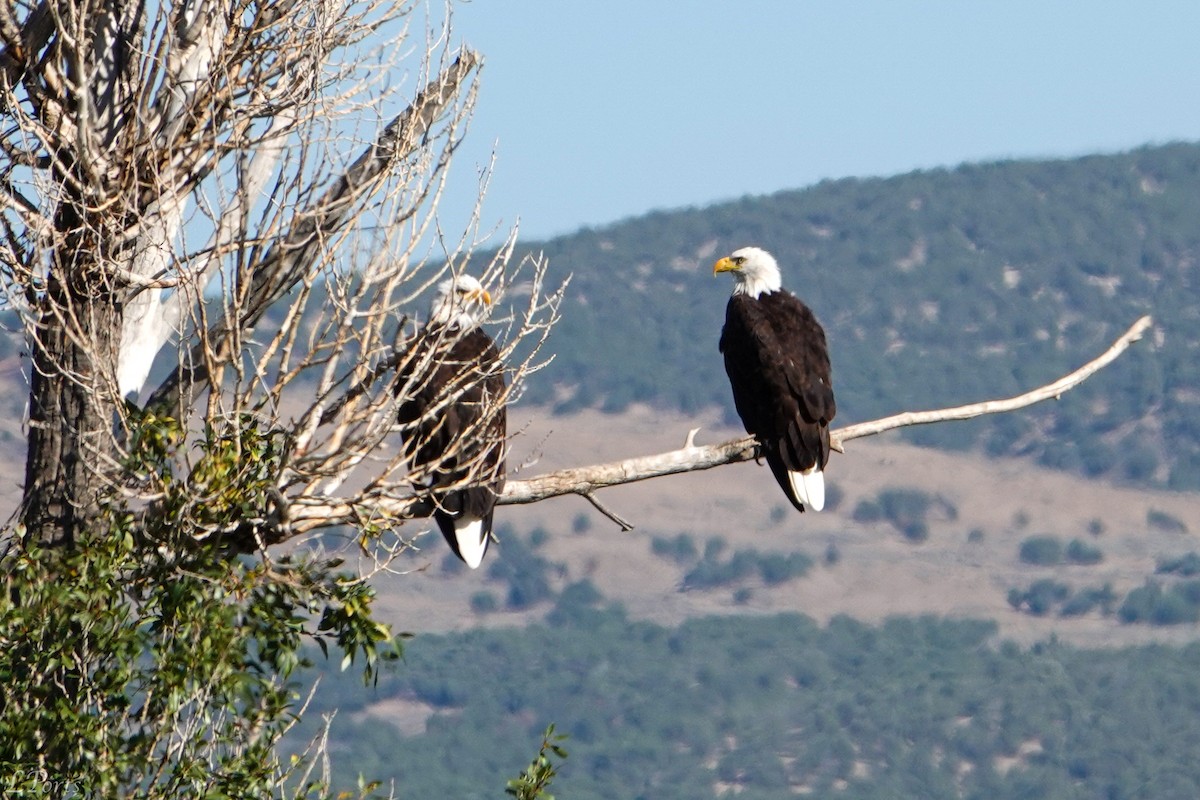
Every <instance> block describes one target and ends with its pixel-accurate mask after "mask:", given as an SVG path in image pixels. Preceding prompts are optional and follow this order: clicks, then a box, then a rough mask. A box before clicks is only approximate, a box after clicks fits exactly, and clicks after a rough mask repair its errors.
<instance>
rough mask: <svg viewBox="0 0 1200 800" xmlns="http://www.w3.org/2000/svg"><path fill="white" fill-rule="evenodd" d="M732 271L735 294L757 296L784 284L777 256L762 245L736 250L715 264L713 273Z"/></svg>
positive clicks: (775, 289)
mask: <svg viewBox="0 0 1200 800" xmlns="http://www.w3.org/2000/svg"><path fill="white" fill-rule="evenodd" d="M718 272H732V273H733V277H734V278H735V279H736V282H735V283H734V285H733V293H734V294H744V295H749V296H750V297H754V298H757V297H758V296H759V295H760V294H762V293H763V292H777V291H779V289H780V287H781V286H782V285H783V283H782V279H781V278H780V277H779V265H778V264H776V263H775V257H774V256H773V255H771V254H770V253H768V252H767V251H766V250H763V249H762V248H761V247H743V248H742V249H740V250H734V251H733V252H732V253H730V254H729V255H727V256H725V258H722V259H721V260H720V261H718V262H717V263H716V264H715V265H713V275H716V274H717V273H718Z"/></svg>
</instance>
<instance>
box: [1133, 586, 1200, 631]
mask: <svg viewBox="0 0 1200 800" xmlns="http://www.w3.org/2000/svg"><path fill="white" fill-rule="evenodd" d="M1117 616H1118V617H1119V618H1120V620H1121V621H1122V622H1126V623H1145V624H1149V625H1182V624H1187V623H1192V622H1196V621H1200V581H1196V580H1193V581H1186V582H1184V583H1179V584H1176V585H1175V586H1171V587H1170V588H1167V589H1164V588H1163V586H1162V584H1160V583H1158V582H1157V581H1150V580H1148V581H1146V583H1145V584H1143V585H1142V586H1140V587H1138V588H1137V589H1134V590H1133V591H1131V592H1130V593H1129V594H1128V595H1126V596H1125V602H1124V603H1122V604H1121V608H1120V609H1119V610H1118V611H1117Z"/></svg>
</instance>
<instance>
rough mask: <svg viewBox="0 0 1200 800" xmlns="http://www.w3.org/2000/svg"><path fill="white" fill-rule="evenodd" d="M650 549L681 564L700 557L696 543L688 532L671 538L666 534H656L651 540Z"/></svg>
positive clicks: (689, 562) (660, 556)
mask: <svg viewBox="0 0 1200 800" xmlns="http://www.w3.org/2000/svg"><path fill="white" fill-rule="evenodd" d="M650 551H651V552H652V553H654V555H656V556H658V557H659V558H666V559H670V560H671V561H674V562H675V563H676V564H679V565H681V566H683V565H686V564H691V563H694V562H695V561H696V559H698V558H699V557H700V551H699V550H697V549H696V543H695V542H694V541H693V540H692V537H691V536H689V535H688V534H686V533H681V534H679V535H677V536H675V537H674V538H670V539H668V538H667V537H665V536H655V537H653V538H652V539H651V540H650Z"/></svg>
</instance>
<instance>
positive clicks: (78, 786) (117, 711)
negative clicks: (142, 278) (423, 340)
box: [0, 415, 398, 798]
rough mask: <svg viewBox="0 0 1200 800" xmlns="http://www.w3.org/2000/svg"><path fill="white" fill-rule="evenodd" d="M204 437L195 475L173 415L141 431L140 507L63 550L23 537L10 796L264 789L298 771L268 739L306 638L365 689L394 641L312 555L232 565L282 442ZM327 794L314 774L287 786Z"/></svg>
mask: <svg viewBox="0 0 1200 800" xmlns="http://www.w3.org/2000/svg"><path fill="white" fill-rule="evenodd" d="M244 421H245V422H246V424H247V427H246V429H245V430H242V431H240V432H235V431H233V430H231V429H227V430H223V431H216V430H212V429H210V430H209V431H208V432H207V433H208V435H207V437H206V438H205V440H204V441H202V442H201V443H200V444H199V445H198V448H199V451H200V452H199V454H198V457H197V459H196V460H195V467H194V468H193V470H192V471H191V472H190V473H189V474H188V475H186V476H183V477H180V478H177V477H176V476H175V475H173V474H171V467H170V466H169V464H170V463H171V462H170V460H169V459H168V458H167V456H168V455H169V454H170V453H171V451H172V450H173V449H174V448H176V447H178V445H179V441H180V436H179V428H178V426H177V425H176V424H175V422H174V421H173V420H170V419H169V418H163V417H153V416H149V415H147V416H146V417H145V418H144V419H142V420H141V423H140V425H139V426H137V427H136V428H135V429H134V431H133V433H132V435H131V438H130V442H131V448H130V450H131V453H132V456H131V463H130V464H129V466H130V468H131V469H132V470H133V471H134V474H141V475H155V476H157V477H158V479H159V481H160V485H162V486H164V487H165V491H164V492H163V493H162V497H161V498H160V499H159V501H158V503H157V504H156V505H154V506H152V507H150V508H149V509H147V510H143V513H136V512H135V511H134V510H133V509H129V508H126V507H125V506H124V505H122V503H120V502H119V501H117V500H114V501H113V502H112V503H111V504H110V505H109V506H108V507H107V508H106V510H105V517H104V519H103V520H102V524H101V525H100V526H99V527H98V528H97V529H96V530H95V531H93V532H91V533H90V534H88V535H87V536H86V537H85V538H83V539H82V540H78V541H76V542H75V543H74V546H72V547H69V548H59V549H53V550H46V549H40V548H39V547H37V546H36V544H34V543H32V542H24V541H23V539H22V537H21V535H20V533H21V532H20V531H16V532H14V534H15V535H14V539H13V542H12V544H11V547H10V550H9V552H8V553H7V554H6V556H5V564H4V591H3V594H2V595H0V620H3V627H2V628H0V642H2V644H3V646H2V647H0V681H3V684H4V687H5V690H4V697H3V700H2V701H0V794H3V795H4V796H5V797H18V796H19V797H29V798H35V797H54V796H80V797H85V796H86V797H112V796H123V795H129V796H137V797H142V798H175V797H178V798H185V797H186V798H191V797H214V798H215V797H265V796H271V795H278V794H281V793H282V791H283V789H282V787H283V784H284V783H285V781H287V780H288V779H289V775H291V774H293V773H297V774H298V770H300V769H301V768H302V767H303V762H302V761H297V762H295V763H281V762H280V761H279V760H278V758H277V757H276V754H275V751H274V746H275V744H276V743H277V742H278V741H279V740H280V739H281V738H282V737H283V735H284V734H285V733H286V732H287V731H288V730H289V729H290V728H291V727H292V725H293V724H294V722H295V719H296V716H295V715H296V713H297V711H298V699H299V698H298V695H297V689H296V684H295V682H294V681H295V680H296V679H297V678H298V677H299V675H301V674H303V672H304V671H305V668H307V667H309V666H311V662H310V660H309V659H308V658H307V657H306V656H305V655H304V650H302V647H303V645H304V644H305V643H306V642H312V643H315V644H316V645H317V646H319V647H320V648H321V649H322V650H324V651H326V652H328V649H329V645H330V644H332V645H334V646H335V647H336V648H337V650H338V651H339V652H340V654H341V666H342V668H343V669H345V668H346V667H348V666H349V665H350V664H351V663H354V662H355V661H360V662H361V665H362V672H363V676H364V677H365V678H366V679H368V680H370V679H372V678H373V677H375V676H376V675H377V674H378V672H377V670H378V665H379V663H380V661H381V660H389V659H394V658H395V657H397V655H398V646H397V644H396V642H395V641H394V640H393V637H392V635H391V633H390V631H389V630H388V628H387V626H386V625H384V624H382V623H380V622H378V621H376V620H375V619H374V618H373V617H372V613H371V608H372V603H373V600H374V592H373V590H372V589H371V588H370V587H369V586H368V585H367V584H366V583H364V582H363V581H361V580H358V579H357V578H356V577H354V576H352V575H350V574H348V573H343V572H339V571H338V567H339V566H340V565H339V563H338V562H337V561H330V560H323V559H315V558H310V557H304V556H285V557H282V558H278V559H275V560H265V559H259V558H251V557H234V556H232V555H231V554H230V552H229V551H228V550H226V549H225V547H224V544H225V543H224V541H223V540H222V536H221V533H222V532H224V531H226V530H230V529H232V528H233V527H234V526H241V525H242V524H244V523H247V521H249V523H250V524H251V525H252V524H253V519H255V518H256V516H258V515H261V514H262V513H264V509H265V507H266V505H267V504H268V503H269V500H268V494H269V488H268V487H269V485H270V480H269V476H270V475H271V473H272V470H273V469H275V468H277V466H278V463H277V459H278V449H277V438H276V437H275V436H274V435H272V434H269V433H262V432H260V431H257V430H256V429H255V428H254V425H253V422H252V420H250V419H249V418H246V419H244ZM289 793H290V794H292V795H293V796H296V797H313V796H323V794H324V789H323V787H322V785H321V784H320V783H319V782H312V783H309V784H308V785H306V786H302V787H299V788H297V789H294V790H289Z"/></svg>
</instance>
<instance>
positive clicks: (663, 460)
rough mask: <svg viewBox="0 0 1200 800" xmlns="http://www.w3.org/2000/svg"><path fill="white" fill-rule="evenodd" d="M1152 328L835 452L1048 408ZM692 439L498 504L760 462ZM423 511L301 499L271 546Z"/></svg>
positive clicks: (851, 429)
mask: <svg viewBox="0 0 1200 800" xmlns="http://www.w3.org/2000/svg"><path fill="white" fill-rule="evenodd" d="M1152 322H1153V320H1152V319H1151V318H1150V317H1149V316H1145V317H1142V318H1141V319H1139V320H1138V321H1137V322H1135V323H1134V324H1133V325H1132V326H1131V327H1130V328H1129V330H1127V331H1126V332H1125V333H1124V334H1122V335H1121V337H1120V338H1118V339H1117V340H1116V341H1115V342H1114V343H1113V344H1112V346H1111V347H1109V348H1108V349H1107V350H1106V351H1105V352H1104V353H1102V354H1101V355H1099V356H1098V357H1096V358H1095V359H1093V360H1091V361H1089V362H1087V363H1086V364H1084V365H1083V366H1081V367H1080V368H1079V369H1077V370H1075V371H1074V372H1071V373H1070V374H1068V375H1065V376H1063V377H1062V378H1059V379H1058V380H1056V381H1054V382H1052V383H1049V384H1046V385H1045V386H1041V387H1038V388H1036V389H1033V390H1031V391H1028V392H1025V393H1024V394H1021V395H1017V396H1016V397H1011V398H1008V399H1004V400H985V401H983V402H979V403H972V404H970V405H965V406H957V407H954V408H944V409H936V410H932V411H908V412H904V413H902V414H895V415H893V416H890V417H884V418H882V419H878V420H873V421H870V422H861V423H857V424H855V425H849V426H846V427H844V428H839V429H835V430H834V431H832V432H831V436H830V438H831V439H832V441H833V443H834V447H835V449H836V450H837V451H838V452H843V449H842V445H843V444H844V443H845V442H848V441H850V440H851V439H859V438H862V437H864V436H873V435H875V434H878V433H883V432H885V431H890V430H894V429H896V428H902V427H907V426H910V425H926V424H929V423H932V422H942V421H947V420H961V419H971V418H973V417H978V416H982V415H984V414H998V413H1001V412H1005V411H1015V410H1018V409H1021V408H1026V407H1028V406H1031V405H1033V404H1035V403H1039V402H1041V401H1043V400H1049V399H1052V398H1053V399H1058V398H1059V397H1061V396H1062V395H1063V394H1064V393H1065V392H1067V391H1070V390H1071V389H1073V388H1075V387H1076V386H1078V385H1079V384H1081V383H1083V382H1084V381H1085V380H1087V379H1088V378H1089V377H1091V376H1092V375H1094V374H1095V373H1096V372H1098V371H1099V370H1101V369H1103V368H1104V367H1106V366H1108V365H1109V364H1111V363H1112V362H1113V361H1114V360H1116V359H1117V357H1118V356H1120V355H1121V354H1122V353H1123V352H1125V350H1127V349H1128V348H1129V346H1130V345H1131V344H1133V343H1134V342H1136V341H1138V340H1139V339H1141V338H1142V336H1143V334H1145V332H1146V330H1147V329H1148V328H1149V327H1150V325H1151V324H1152ZM695 433H696V431H695V430H692V431H690V432H689V433H688V437H687V441H686V442H685V444H684V447H683V448H681V449H679V450H672V451H670V452H666V453H659V454H656V455H649V456H640V457H637V458H629V459H625V460H622V461H614V462H610V463H607V464H596V465H593V466H587V467H574V468H571V469H563V470H558V471H556V472H549V473H546V474H545V475H538V476H536V477H533V478H530V479H528V480H518V481H509V482H508V484H507V485H506V486H505V488H504V493H503V494H502V495H501V496H500V499H499V501H498V504H500V505H510V504H526V503H537V502H541V501H542V500H548V499H550V498H552V497H560V496H562V495H568V494H575V495H579V496H580V497H583V498H585V499H587V500H588V501H589V502H591V503H593V504H596V500H595V493H596V491H597V490H599V489H603V488H606V487H609V486H620V485H622V484H626V483H634V482H637V481H644V480H650V479H651V478H659V477H662V476H664V475H674V474H677V473H681V472H694V471H698V470H705V469H712V468H713V467H719V466H723V465H725V464H734V463H738V462H741V461H750V460H752V459H754V458H756V457H757V456H758V445H757V443H756V442H755V440H754V439H753V437H745V438H742V439H734V440H731V441H728V442H722V443H720V444H713V445H703V446H698V445H696V444H695V443H694V438H695ZM425 506H426V504H423V503H422V502H421V501H420V500H419V499H418V498H412V497H408V498H379V499H378V500H377V501H373V502H371V503H358V504H353V505H352V504H350V503H346V502H341V501H338V500H334V499H331V498H316V497H307V498H300V499H298V500H297V501H295V502H294V504H293V505H292V506H291V508H290V509H289V519H288V520H287V521H286V525H285V527H286V529H287V530H286V532H282V531H281V535H280V536H278V538H273V539H272V541H282V540H283V539H286V538H290V536H294V535H297V534H300V533H304V532H307V531H311V530H315V529H318V528H324V527H329V526H334V525H365V524H376V525H387V524H388V523H390V522H398V521H401V520H403V519H407V518H413V517H420V516H425V515H427V514H428V513H429V511H430V509H428V508H426V507H425ZM601 510H602V511H604V513H605V514H606V515H607V516H609V517H610V518H613V519H615V520H618V524H620V525H621V526H622V528H628V527H631V526H629V523H627V522H625V521H624V520H620V518H618V517H615V515H613V514H612V513H611V512H608V511H607V510H605V509H601Z"/></svg>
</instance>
